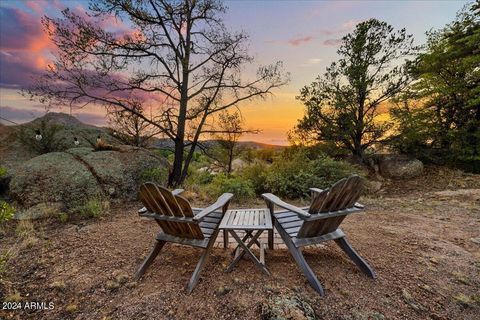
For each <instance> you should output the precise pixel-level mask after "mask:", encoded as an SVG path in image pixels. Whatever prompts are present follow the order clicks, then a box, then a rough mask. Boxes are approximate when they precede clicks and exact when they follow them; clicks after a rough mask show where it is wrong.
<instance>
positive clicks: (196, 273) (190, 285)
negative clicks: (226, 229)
mask: <svg viewBox="0 0 480 320" xmlns="http://www.w3.org/2000/svg"><path fill="white" fill-rule="evenodd" d="M217 235H218V229H217V231H215V233H214V234H212V237H211V238H210V241H209V242H208V245H207V248H206V249H205V252H204V253H203V254H202V256H201V257H200V260H199V261H198V263H197V266H196V267H195V271H194V272H193V274H192V277H191V278H190V281H189V282H188V287H187V291H188V293H189V294H190V293H191V292H192V290H193V288H195V286H196V285H197V282H198V279H200V273H201V272H202V269H203V266H204V265H205V262H206V261H207V258H208V256H209V254H210V252H211V251H212V248H213V245H214V244H215V239H216V238H217Z"/></svg>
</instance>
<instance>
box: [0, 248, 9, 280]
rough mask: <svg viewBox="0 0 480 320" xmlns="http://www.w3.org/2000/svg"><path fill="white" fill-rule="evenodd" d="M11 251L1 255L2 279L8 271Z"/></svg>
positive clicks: (0, 271) (0, 273)
mask: <svg viewBox="0 0 480 320" xmlns="http://www.w3.org/2000/svg"><path fill="white" fill-rule="evenodd" d="M10 255H11V253H10V251H5V252H3V253H2V254H0V277H1V276H2V274H3V273H5V272H6V271H7V263H8V260H9V259H10Z"/></svg>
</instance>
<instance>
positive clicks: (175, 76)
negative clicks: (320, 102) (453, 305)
mask: <svg viewBox="0 0 480 320" xmlns="http://www.w3.org/2000/svg"><path fill="white" fill-rule="evenodd" d="M225 10H226V8H225V7H224V5H223V3H221V2H220V1H218V0H184V1H166V0H99V1H92V2H91V5H90V7H89V14H88V15H87V16H80V15H78V14H75V13H74V12H72V11H70V10H68V9H67V10H64V11H63V18H61V19H54V18H49V17H45V18H44V19H43V24H44V27H45V30H47V32H48V33H49V35H50V38H51V39H52V40H53V42H54V43H55V44H56V46H57V48H58V50H57V53H56V60H55V62H54V64H53V65H52V66H50V67H49V68H48V72H47V74H45V75H44V76H43V77H42V78H41V79H39V81H38V82H37V84H36V85H35V86H34V87H32V88H31V89H30V90H28V94H30V95H31V97H32V98H38V99H39V100H40V101H42V102H45V103H69V104H71V105H75V106H84V105H86V104H91V103H94V104H100V105H103V106H106V107H117V108H122V109H124V110H128V111H130V112H131V113H133V114H136V115H137V116H138V117H140V118H141V119H143V120H145V121H146V122H149V123H151V124H152V125H154V126H156V127H157V128H158V129H159V131H160V132H161V134H162V135H164V136H165V137H167V138H169V139H171V140H172V142H173V144H174V146H175V147H174V162H173V168H172V172H171V174H170V176H169V184H170V185H171V186H176V185H179V184H181V183H183V181H184V180H185V178H186V175H187V169H188V166H189V164H190V161H191V160H192V156H193V153H194V151H195V148H196V147H197V146H198V141H199V138H200V136H202V134H204V133H210V134H211V133H212V132H214V131H215V128H213V127H212V126H211V124H212V119H213V117H214V115H215V114H216V113H217V112H220V111H223V110H227V109H229V108H232V107H238V104H239V103H241V102H245V101H249V100H252V99H254V98H261V97H265V96H266V95H268V94H270V93H271V91H272V89H274V88H277V87H280V86H282V85H284V84H285V83H286V82H287V81H288V75H287V74H284V73H283V71H282V66H281V63H279V62H277V63H275V64H272V65H269V66H263V67H259V69H258V71H257V73H256V75H255V76H252V77H251V79H246V78H245V77H242V76H241V75H242V73H244V74H245V73H246V71H245V66H246V65H250V64H251V63H252V62H253V58H252V57H251V56H250V55H249V54H248V51H247V46H246V44H247V42H248V41H247V40H248V37H247V35H246V34H245V33H243V32H230V31H229V30H227V28H226V27H225V25H224V24H223V22H222V18H221V14H223V13H224V12H225ZM112 16H114V17H115V18H116V19H118V21H122V22H123V23H124V24H125V25H127V26H130V27H131V30H130V31H129V32H123V34H118V33H114V32H108V31H106V30H104V29H103V28H101V27H99V25H100V23H98V20H101V19H108V18H111V17H112ZM138 103H142V104H143V105H146V104H147V103H150V104H152V105H153V106H154V107H155V110H156V113H155V115H154V116H152V117H147V116H145V115H143V114H141V113H139V112H137V111H136V110H135V109H134V106H135V105H137V104H138Z"/></svg>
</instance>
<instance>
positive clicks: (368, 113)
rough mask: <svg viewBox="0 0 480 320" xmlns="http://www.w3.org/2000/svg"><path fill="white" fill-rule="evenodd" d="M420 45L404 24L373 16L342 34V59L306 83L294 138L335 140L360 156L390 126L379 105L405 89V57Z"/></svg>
mask: <svg viewBox="0 0 480 320" xmlns="http://www.w3.org/2000/svg"><path fill="white" fill-rule="evenodd" d="M414 51H415V47H414V46H413V38H412V36H411V35H408V34H407V33H406V31H405V29H402V30H398V31H394V29H393V27H392V26H390V25H388V24H387V23H386V22H382V21H378V20H376V19H370V20H368V21H364V22H361V23H359V24H357V26H356V28H355V30H354V31H353V32H352V33H349V34H347V35H346V36H345V37H343V39H342V44H341V46H340V48H339V49H338V50H337V53H338V55H339V56H340V59H339V60H338V61H337V62H334V63H332V64H331V65H330V66H329V67H328V68H327V70H326V72H325V74H324V75H323V77H322V76H319V77H318V78H317V79H316V81H314V82H313V83H312V84H310V85H309V86H305V87H303V88H302V89H301V91H300V95H299V96H298V97H297V99H298V100H300V101H301V102H303V104H304V105H305V107H306V111H305V115H304V117H303V118H302V119H300V120H299V122H298V124H297V126H296V127H295V128H294V131H293V136H292V137H293V139H295V138H297V139H300V140H303V141H309V142H312V141H313V142H322V143H331V144H335V145H337V146H338V147H340V148H344V149H347V150H349V151H350V152H351V154H352V155H354V156H355V157H356V158H358V159H359V160H364V156H365V150H366V149H367V148H369V147H371V146H373V145H374V144H376V143H378V142H380V141H381V140H382V139H383V137H384V134H385V132H386V131H387V130H388V128H389V127H390V124H389V123H380V122H379V121H377V119H376V118H377V116H378V114H379V107H380V106H381V105H382V103H384V102H386V101H388V100H390V99H391V98H392V97H394V96H395V95H397V94H398V93H399V92H401V91H402V90H403V89H404V88H405V87H406V86H407V84H408V81H409V78H408V73H407V72H406V70H407V69H406V68H405V62H404V61H403V60H405V59H406V58H407V57H408V56H409V55H411V54H412V53H413V52H414Z"/></svg>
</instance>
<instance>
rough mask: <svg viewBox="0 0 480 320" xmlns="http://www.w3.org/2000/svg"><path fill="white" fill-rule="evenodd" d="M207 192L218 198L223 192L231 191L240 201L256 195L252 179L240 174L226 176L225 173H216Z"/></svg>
mask: <svg viewBox="0 0 480 320" xmlns="http://www.w3.org/2000/svg"><path fill="white" fill-rule="evenodd" d="M206 192H207V195H208V196H210V197H211V198H217V197H218V196H220V195H221V194H222V193H225V192H230V193H233V194H234V196H235V197H234V199H235V200H238V201H242V200H247V199H251V198H253V197H255V191H254V189H253V185H252V183H251V182H250V181H248V180H246V179H243V178H241V177H238V176H232V175H231V176H226V175H224V174H218V175H216V176H215V177H214V178H213V180H212V183H211V184H209V185H208V186H207V187H206Z"/></svg>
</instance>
